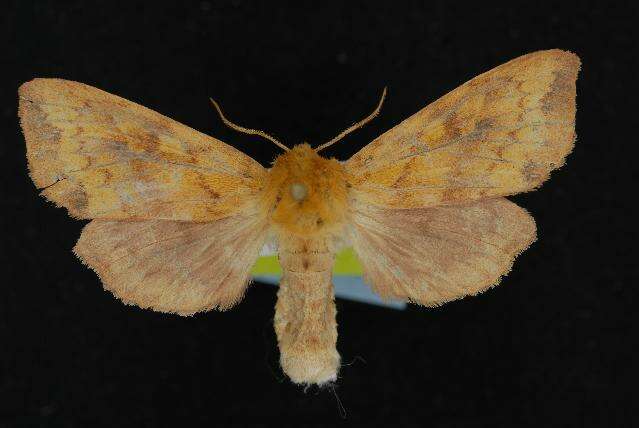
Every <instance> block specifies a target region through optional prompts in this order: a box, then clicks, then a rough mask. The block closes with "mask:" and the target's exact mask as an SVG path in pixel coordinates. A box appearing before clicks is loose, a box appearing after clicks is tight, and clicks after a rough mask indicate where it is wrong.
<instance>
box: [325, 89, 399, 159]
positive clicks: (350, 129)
mask: <svg viewBox="0 0 639 428" xmlns="http://www.w3.org/2000/svg"><path fill="white" fill-rule="evenodd" d="M384 98H386V88H384V90H383V91H382V98H381V99H380V100H379V104H377V107H375V110H374V111H373V112H372V113H371V114H369V115H368V116H366V117H365V118H364V119H362V120H360V121H359V122H357V123H356V124H354V125H352V126H349V127H348V128H346V129H345V130H343V131H342V132H340V133H339V134H338V135H337V136H336V137H335V138H333V139H332V140H331V141H328V142H326V143H324V144H322V145H320V146H318V147H317V148H316V149H315V151H316V152H319V151H320V150H324V149H325V148H327V147H328V146H332V145H333V144H335V143H337V142H338V141H339V140H341V139H342V138H344V137H345V136H346V135H348V134H350V133H351V132H353V131H354V130H356V129H358V128H361V127H362V126H364V125H366V124H367V123H368V122H370V121H371V120H373V119H374V118H375V116H377V115H378V114H379V111H380V110H381V109H382V104H384Z"/></svg>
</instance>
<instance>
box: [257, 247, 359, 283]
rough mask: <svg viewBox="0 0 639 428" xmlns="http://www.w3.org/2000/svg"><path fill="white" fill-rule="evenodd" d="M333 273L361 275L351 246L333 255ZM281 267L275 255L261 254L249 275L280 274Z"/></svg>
mask: <svg viewBox="0 0 639 428" xmlns="http://www.w3.org/2000/svg"><path fill="white" fill-rule="evenodd" d="M333 273H334V274H335V275H361V274H362V265H361V264H360V262H359V260H358V259H357V255H356V254H355V251H354V250H353V248H352V247H348V248H344V249H343V250H342V251H340V252H339V253H337V255H336V256H335V265H334V266H333ZM281 274H282V267H281V266H280V264H279V262H278V261H277V256H275V255H273V256H263V257H260V258H258V259H257V261H256V262H255V265H253V269H252V270H251V275H253V276H257V275H281Z"/></svg>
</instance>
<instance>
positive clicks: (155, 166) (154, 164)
mask: <svg viewBox="0 0 639 428" xmlns="http://www.w3.org/2000/svg"><path fill="white" fill-rule="evenodd" d="M19 114H20V119H21V124H22V129H23V132H24V135H25V138H26V141H27V158H28V161H29V170H30V174H31V178H32V179H33V182H34V183H35V184H36V186H37V187H38V188H41V189H44V190H43V192H42V194H43V195H44V196H45V197H46V198H47V199H49V200H51V201H53V202H55V203H56V204H57V205H59V206H64V207H66V208H67V209H68V210H69V213H70V214H71V215H72V216H74V217H77V218H103V219H112V220H122V219H127V220H130V219H170V220H185V221H197V222H202V221H212V220H215V219H218V218H222V217H227V216H229V215H232V214H234V213H237V212H239V211H241V210H242V209H243V207H245V206H246V205H247V204H251V203H255V199H256V198H255V196H256V194H257V193H258V192H259V189H260V188H261V186H262V180H263V178H264V175H265V173H266V170H265V169H264V168H263V167H262V166H261V165H259V164H258V163H257V162H256V161H254V160H253V159H251V158H250V157H248V156H246V155H245V154H243V153H241V152H240V151H238V150H236V149H234V148H232V147H230V146H228V145H226V144H224V143H222V142H221V141H218V140H216V139H214V138H211V137H209V136H207V135H204V134H202V133H200V132H197V131H195V130H193V129H191V128H189V127H187V126H185V125H182V124H180V123H178V122H175V121H174V120H171V119H169V118H167V117H164V116H162V115H160V114H158V113H156V112H154V111H151V110H149V109H147V108H145V107H142V106H140V105H138V104H135V103H132V102H130V101H127V100H125V99H122V98H120V97H117V96H115V95H111V94H108V93H106V92H104V91H101V90H99V89H96V88H93V87H91V86H87V85H84V84H82V83H77V82H71V81H67V80H59V79H35V80H32V81H31V82H28V83H25V84H24V85H22V86H21V87H20V90H19Z"/></svg>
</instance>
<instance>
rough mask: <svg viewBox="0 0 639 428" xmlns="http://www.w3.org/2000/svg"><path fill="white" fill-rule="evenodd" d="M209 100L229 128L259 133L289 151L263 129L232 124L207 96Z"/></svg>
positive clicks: (250, 133)
mask: <svg viewBox="0 0 639 428" xmlns="http://www.w3.org/2000/svg"><path fill="white" fill-rule="evenodd" d="M209 100H211V103H212V104H213V106H214V107H215V109H216V110H217V113H218V114H219V115H220V119H222V122H224V124H225V125H226V126H228V127H229V128H231V129H234V130H236V131H238V132H242V133H244V134H249V135H259V136H260V137H263V138H266V139H267V140H269V141H270V142H271V143H273V144H275V145H276V146H277V147H279V148H280V149H282V150H284V151H285V152H288V151H289V148H288V147H286V146H285V145H284V144H282V143H280V142H279V141H277V139H276V138H275V137H272V136H270V135H268V134H267V133H266V132H264V131H260V130H259V129H250V128H245V127H243V126H240V125H236V124H234V123H233V122H231V121H230V120H228V119H227V118H226V117H224V113H222V109H221V108H220V106H219V105H218V103H216V102H215V100H214V99H213V98H209Z"/></svg>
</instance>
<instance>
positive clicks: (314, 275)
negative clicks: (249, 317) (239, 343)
mask: <svg viewBox="0 0 639 428" xmlns="http://www.w3.org/2000/svg"><path fill="white" fill-rule="evenodd" d="M279 259H280V264H281V265H282V270H283V276H282V280H281V282H280V289H279V291H278V293H277V305H276V306H275V331H276V333H277V340H278V343H279V348H280V364H281V365H282V369H283V370H284V372H285V373H286V374H287V375H288V376H289V377H290V378H291V380H292V381H293V382H295V383H305V384H311V383H316V384H323V383H326V382H330V381H334V380H335V379H336V378H337V371H338V369H339V364H340V357H339V354H338V353H337V350H336V348H335V344H336V342H337V323H336V322H335V314H336V310H335V300H334V294H333V284H332V282H331V279H332V269H333V260H334V254H333V252H332V251H331V250H330V246H329V245H328V244H327V241H326V240H325V239H318V238H315V239H308V238H307V239H302V238H295V239H291V240H289V241H288V242H280V252H279Z"/></svg>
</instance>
